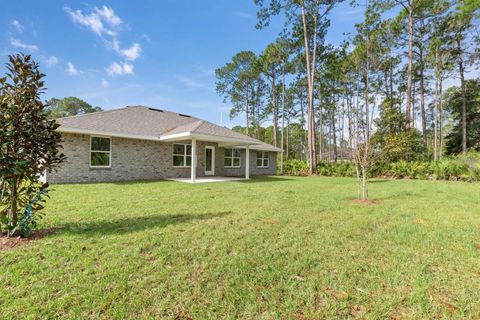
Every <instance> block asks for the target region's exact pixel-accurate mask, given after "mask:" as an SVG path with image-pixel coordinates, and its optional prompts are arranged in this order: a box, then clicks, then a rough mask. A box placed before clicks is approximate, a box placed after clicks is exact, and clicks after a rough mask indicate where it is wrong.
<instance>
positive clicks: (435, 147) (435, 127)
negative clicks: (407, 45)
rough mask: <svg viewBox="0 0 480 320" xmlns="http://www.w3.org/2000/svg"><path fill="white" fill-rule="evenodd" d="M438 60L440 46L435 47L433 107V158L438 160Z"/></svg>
mask: <svg viewBox="0 0 480 320" xmlns="http://www.w3.org/2000/svg"><path fill="white" fill-rule="evenodd" d="M439 69H440V68H439V61H438V47H436V48H435V106H434V108H433V115H434V117H433V130H434V131H433V160H435V161H437V160H438V136H437V135H438V110H439V107H438V104H439V100H440V95H439V93H440V70H439Z"/></svg>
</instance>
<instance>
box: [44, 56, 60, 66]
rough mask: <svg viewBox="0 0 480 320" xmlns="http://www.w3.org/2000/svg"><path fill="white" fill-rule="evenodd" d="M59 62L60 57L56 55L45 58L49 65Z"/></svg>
mask: <svg viewBox="0 0 480 320" xmlns="http://www.w3.org/2000/svg"><path fill="white" fill-rule="evenodd" d="M57 63H58V58H57V57H55V56H50V57H48V58H47V59H46V60H45V64H46V65H47V66H54V65H56V64H57Z"/></svg>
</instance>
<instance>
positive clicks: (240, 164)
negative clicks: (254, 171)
mask: <svg viewBox="0 0 480 320" xmlns="http://www.w3.org/2000/svg"><path fill="white" fill-rule="evenodd" d="M225 150H232V156H231V157H226V156H225ZM233 150H238V152H239V153H240V155H239V156H238V157H234V156H233ZM227 158H228V159H232V165H231V166H226V165H225V159H227ZM236 158H238V166H234V165H233V159H236ZM223 167H224V168H237V169H238V168H241V167H242V153H241V150H240V149H238V148H223Z"/></svg>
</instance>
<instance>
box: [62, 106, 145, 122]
mask: <svg viewBox="0 0 480 320" xmlns="http://www.w3.org/2000/svg"><path fill="white" fill-rule="evenodd" d="M138 107H142V108H146V107H144V106H126V107H122V108H115V109H108V110H102V111H95V112H88V113H82V114H76V115H74V116H68V117H61V118H57V119H56V120H60V119H71V118H78V117H83V116H89V115H95V114H99V113H108V112H113V111H120V110H124V109H128V108H138Z"/></svg>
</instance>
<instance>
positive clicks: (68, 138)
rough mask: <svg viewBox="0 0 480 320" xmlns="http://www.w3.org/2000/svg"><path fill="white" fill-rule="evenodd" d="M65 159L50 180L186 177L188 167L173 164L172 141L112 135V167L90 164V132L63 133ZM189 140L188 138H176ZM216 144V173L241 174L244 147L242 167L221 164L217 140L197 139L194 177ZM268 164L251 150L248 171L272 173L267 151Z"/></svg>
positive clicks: (273, 160) (200, 172)
mask: <svg viewBox="0 0 480 320" xmlns="http://www.w3.org/2000/svg"><path fill="white" fill-rule="evenodd" d="M63 140H64V142H63V151H62V152H63V153H64V154H65V155H66V156H67V160H66V162H65V163H63V164H62V165H61V167H60V168H59V169H58V171H56V172H51V173H47V181H48V182H50V183H76V182H99V181H122V180H148V179H165V178H180V177H182V178H188V177H190V168H189V167H187V168H177V167H173V156H172V148H173V146H172V143H165V142H158V141H147V140H137V139H126V138H116V137H112V140H111V167H110V168H90V136H89V135H82V134H72V133H64V134H63ZM178 143H188V144H190V143H191V142H190V141H184V142H178ZM206 145H209V146H214V147H215V175H217V176H244V175H245V150H241V167H240V168H238V169H237V168H224V165H223V163H224V159H223V155H224V151H223V148H219V147H218V145H217V144H216V143H209V142H203V141H197V155H198V158H197V177H203V176H205V146H206ZM269 157H270V161H269V163H270V166H269V168H257V166H256V151H253V150H252V151H251V153H250V175H252V176H253V175H263V174H266V175H274V174H275V173H276V153H273V152H270V153H269Z"/></svg>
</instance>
